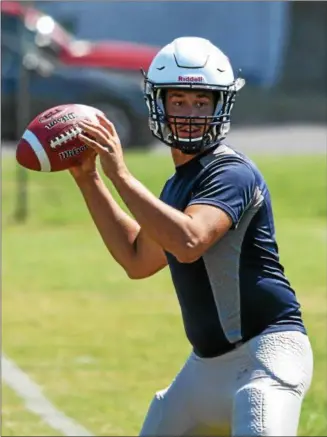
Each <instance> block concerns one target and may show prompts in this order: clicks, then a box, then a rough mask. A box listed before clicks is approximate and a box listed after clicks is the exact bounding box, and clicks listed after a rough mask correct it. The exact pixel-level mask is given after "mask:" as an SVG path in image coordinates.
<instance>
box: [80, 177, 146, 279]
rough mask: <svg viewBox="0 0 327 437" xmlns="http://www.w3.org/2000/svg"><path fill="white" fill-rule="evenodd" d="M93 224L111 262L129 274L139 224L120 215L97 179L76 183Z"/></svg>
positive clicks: (132, 268)
mask: <svg viewBox="0 0 327 437" xmlns="http://www.w3.org/2000/svg"><path fill="white" fill-rule="evenodd" d="M76 183H77V185H78V187H79V188H80V191H81V193H82V194H83V197H84V200H85V202H86V205H87V207H88V209H89V212H90V214H91V216H92V218H93V221H94V223H95V225H96V227H97V229H98V231H99V233H100V235H101V237H102V240H103V242H104V243H105V245H106V247H107V248H108V250H109V252H110V253H111V255H112V256H113V257H114V259H115V260H116V261H117V262H118V263H119V264H120V265H121V266H122V267H123V268H124V269H125V270H126V272H127V273H128V274H129V272H130V271H132V270H134V267H135V263H136V250H135V244H134V242H135V240H136V238H137V234H138V233H139V230H140V226H139V224H138V223H137V222H136V221H135V220H134V219H133V218H131V217H130V216H129V215H128V214H126V213H125V211H123V210H122V209H121V208H120V206H119V205H118V204H117V202H116V201H115V200H114V199H113V197H112V196H111V194H110V192H109V190H108V188H107V187H106V185H105V184H104V182H103V180H102V179H101V178H100V177H99V176H96V177H94V176H92V177H91V178H86V179H85V178H83V179H77V180H76Z"/></svg>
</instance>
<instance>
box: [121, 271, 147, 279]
mask: <svg viewBox="0 0 327 437" xmlns="http://www.w3.org/2000/svg"><path fill="white" fill-rule="evenodd" d="M125 272H126V274H127V276H128V277H129V279H134V280H136V279H144V278H147V277H148V276H149V275H148V274H146V273H145V272H143V271H142V270H140V269H135V270H134V269H125Z"/></svg>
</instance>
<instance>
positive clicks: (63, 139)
mask: <svg viewBox="0 0 327 437" xmlns="http://www.w3.org/2000/svg"><path fill="white" fill-rule="evenodd" d="M82 132H83V131H82V129H81V128H80V127H78V126H76V127H73V128H71V129H69V130H68V131H67V132H64V133H62V134H60V135H58V136H57V137H54V138H53V139H52V140H51V141H50V147H51V148H52V149H55V148H57V147H60V146H62V145H63V144H65V143H67V141H70V140H72V139H74V138H76V137H77V135H79V134H81V133H82Z"/></svg>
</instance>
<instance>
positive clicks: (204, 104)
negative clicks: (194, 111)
mask: <svg viewBox="0 0 327 437" xmlns="http://www.w3.org/2000/svg"><path fill="white" fill-rule="evenodd" d="M195 106H196V107H197V108H204V107H205V106H208V102H196V104H195Z"/></svg>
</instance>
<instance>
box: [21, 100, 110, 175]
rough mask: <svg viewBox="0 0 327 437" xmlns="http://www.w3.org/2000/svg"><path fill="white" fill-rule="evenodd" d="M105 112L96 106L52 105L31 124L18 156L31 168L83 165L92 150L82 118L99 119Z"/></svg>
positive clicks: (57, 169)
mask: <svg viewBox="0 0 327 437" xmlns="http://www.w3.org/2000/svg"><path fill="white" fill-rule="evenodd" d="M97 114H102V115H103V112H102V111H100V110H98V109H96V108H93V107H92V106H87V105H79V104H67V105H60V106H55V107H53V108H50V109H48V110H46V111H44V112H42V113H41V114H39V115H38V116H37V117H35V118H34V119H33V120H32V121H31V122H30V123H29V125H28V126H27V128H26V130H25V132H24V133H23V135H22V138H21V139H20V141H19V143H18V145H17V149H16V159H17V161H18V163H19V164H20V165H22V166H23V167H25V168H28V169H29V170H35V171H44V172H55V171H61V170H67V169H68V168H70V167H73V166H76V165H79V164H80V163H81V162H82V161H83V160H84V159H85V158H86V157H87V156H89V154H90V152H91V149H90V148H89V147H87V146H86V145H85V144H83V143H82V142H81V141H80V139H79V138H78V135H79V134H80V133H82V129H81V128H80V127H79V125H78V123H79V121H83V120H88V121H95V122H98V123H99V121H98V118H97V117H96V115H97Z"/></svg>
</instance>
